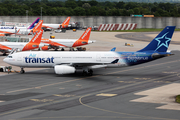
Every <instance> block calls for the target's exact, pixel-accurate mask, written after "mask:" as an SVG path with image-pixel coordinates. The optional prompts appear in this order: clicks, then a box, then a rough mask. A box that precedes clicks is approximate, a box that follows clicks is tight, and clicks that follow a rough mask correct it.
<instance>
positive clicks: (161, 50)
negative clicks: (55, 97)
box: [3, 26, 175, 75]
mask: <svg viewBox="0 0 180 120" xmlns="http://www.w3.org/2000/svg"><path fill="white" fill-rule="evenodd" d="M174 29H175V26H167V27H166V28H164V30H163V31H162V32H161V33H160V34H158V35H157V36H156V37H155V38H154V39H153V40H152V41H151V42H150V43H149V44H148V45H147V46H146V47H145V48H143V49H141V50H139V51H137V52H115V51H104V52H102V51H96V52H95V51H94V52H82V51H81V52H71V51H67V52H54V51H47V52H44V51H39V52H35V51H27V52H18V53H13V54H10V55H9V56H8V57H6V58H4V60H3V61H4V62H6V63H9V64H11V65H15V66H19V67H21V73H24V69H23V68H25V67H38V68H39V67H46V68H54V71H55V73H56V74H70V73H75V72H76V70H77V69H82V70H83V74H89V75H92V74H93V69H96V68H110V67H122V66H132V65H137V64H141V63H145V62H149V61H152V60H155V59H158V58H161V57H165V56H167V55H170V54H171V53H170V52H167V49H168V46H169V43H170V41H171V38H172V35H173V32H174Z"/></svg>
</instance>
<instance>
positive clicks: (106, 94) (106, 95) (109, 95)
mask: <svg viewBox="0 0 180 120" xmlns="http://www.w3.org/2000/svg"><path fill="white" fill-rule="evenodd" d="M116 95H117V94H108V93H101V94H97V95H96V96H105V97H113V96H116Z"/></svg>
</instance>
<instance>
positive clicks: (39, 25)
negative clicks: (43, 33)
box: [33, 20, 43, 33]
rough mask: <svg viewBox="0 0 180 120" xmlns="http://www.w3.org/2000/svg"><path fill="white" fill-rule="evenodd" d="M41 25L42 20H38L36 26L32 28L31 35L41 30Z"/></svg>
mask: <svg viewBox="0 0 180 120" xmlns="http://www.w3.org/2000/svg"><path fill="white" fill-rule="evenodd" d="M42 24H43V20H40V21H39V22H38V24H37V25H36V26H35V27H34V28H33V33H34V32H37V31H39V30H41V27H42Z"/></svg>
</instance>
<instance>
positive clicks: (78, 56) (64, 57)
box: [4, 51, 126, 68]
mask: <svg viewBox="0 0 180 120" xmlns="http://www.w3.org/2000/svg"><path fill="white" fill-rule="evenodd" d="M116 59H119V61H120V62H121V63H119V65H120V64H121V65H126V62H125V61H124V60H123V59H121V56H120V54H117V53H116V52H112V51H108V52H69V51H67V52H66V51H65V52H54V51H48V52H43V51H39V52H35V51H25V52H18V53H14V54H11V55H9V56H8V57H6V58H5V59H4V61H5V62H6V63H9V64H11V65H15V66H20V67H47V68H51V67H54V66H56V65H61V64H68V65H69V64H71V63H72V64H86V66H90V67H91V68H93V66H94V67H97V65H104V66H103V67H106V66H107V64H111V62H112V61H114V60H116ZM120 59H121V60H120ZM88 64H89V65H88Z"/></svg>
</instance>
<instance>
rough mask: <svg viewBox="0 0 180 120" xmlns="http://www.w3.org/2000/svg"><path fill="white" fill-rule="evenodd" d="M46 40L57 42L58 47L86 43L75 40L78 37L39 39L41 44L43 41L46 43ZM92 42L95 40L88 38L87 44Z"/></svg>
mask: <svg viewBox="0 0 180 120" xmlns="http://www.w3.org/2000/svg"><path fill="white" fill-rule="evenodd" d="M48 40H50V41H52V42H56V43H59V47H73V45H77V46H81V45H86V43H82V42H83V40H82V41H79V42H81V43H79V42H76V41H77V40H78V39H43V40H42V41H41V44H43V43H44V44H48ZM84 41H85V40H84ZM94 42H95V40H88V44H90V43H94ZM80 44H81V45H80Z"/></svg>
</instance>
